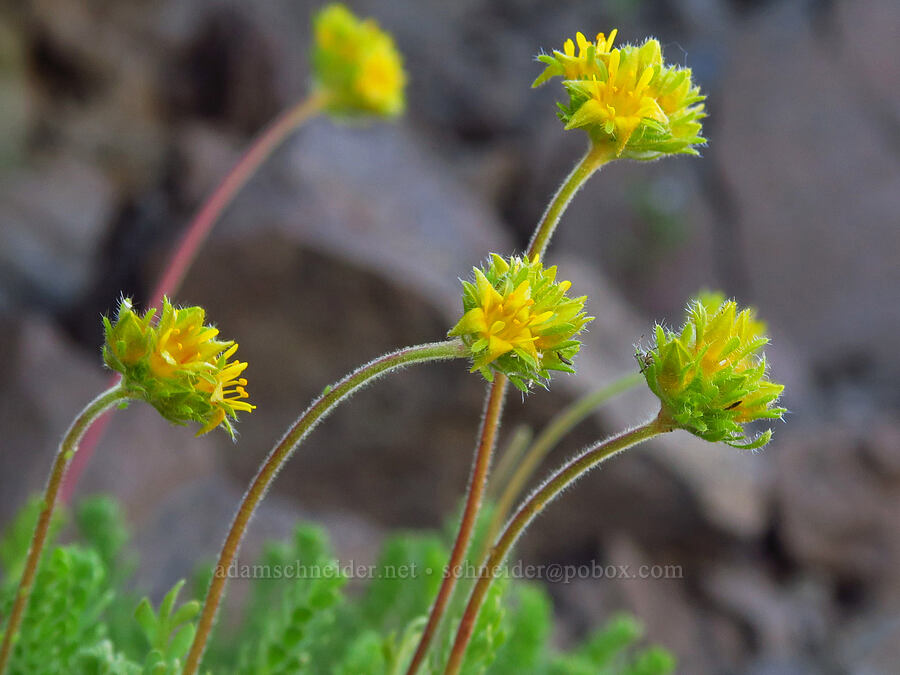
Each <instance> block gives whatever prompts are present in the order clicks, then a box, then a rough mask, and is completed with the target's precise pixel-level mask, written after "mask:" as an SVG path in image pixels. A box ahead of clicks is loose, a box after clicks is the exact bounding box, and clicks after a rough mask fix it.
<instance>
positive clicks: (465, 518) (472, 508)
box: [406, 374, 506, 675]
mask: <svg viewBox="0 0 900 675" xmlns="http://www.w3.org/2000/svg"><path fill="white" fill-rule="evenodd" d="M501 378H502V379H503V380H506V377H505V376H504V375H500V374H497V375H496V376H495V379H494V384H493V386H491V387H489V388H488V394H487V399H486V401H485V404H484V416H483V418H482V421H481V432H480V433H479V434H478V449H477V451H476V452H475V460H474V462H473V463H472V474H471V476H470V477H469V489H468V495H467V497H466V505H465V507H464V508H463V514H462V520H461V521H460V523H459V532H457V534H456V541H455V542H453V550H452V551H451V553H450V562H449V563H448V564H447V573H446V574H445V575H444V579H443V581H441V587H440V589H439V590H438V594H437V597H436V598H435V600H434V605H432V607H431V613H430V614H429V615H428V623H427V624H425V630H424V631H423V633H422V637H421V638H419V645H418V647H416V652H415V654H413V658H412V661H410V664H409V667H408V668H407V671H406V672H407V675H411V674H412V673H415V672H416V671H417V670H418V669H419V666H420V665H421V664H422V661H424V659H425V655H426V654H427V653H428V647H429V645H430V644H431V640H432V638H433V637H434V633H435V631H436V630H437V627H438V624H439V623H440V621H441V617H442V616H443V615H444V610H445V609H446V608H447V603H448V602H450V596H451V595H452V594H453V589H454V587H455V586H456V581H457V579H458V578H459V574H458V570H459V567H460V566H461V565H462V562H463V558H464V557H465V555H466V550H467V549H468V548H469V541H470V540H471V538H472V531H473V530H474V529H475V523H476V521H477V520H478V511H479V509H480V508H481V501H482V497H483V495H484V487H485V484H486V483H487V475H488V469H490V465H491V455H492V454H493V449H494V440H495V439H496V438H497V425H498V424H499V422H500V415H501V413H502V411H503V399H504V398H505V396H506V386H505V384H506V383H505V382H501V381H500V380H501Z"/></svg>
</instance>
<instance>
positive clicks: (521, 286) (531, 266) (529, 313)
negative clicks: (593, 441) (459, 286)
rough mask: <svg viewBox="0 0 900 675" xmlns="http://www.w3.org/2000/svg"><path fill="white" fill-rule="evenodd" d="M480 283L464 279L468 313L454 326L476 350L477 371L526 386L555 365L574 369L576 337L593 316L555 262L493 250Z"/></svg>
mask: <svg viewBox="0 0 900 675" xmlns="http://www.w3.org/2000/svg"><path fill="white" fill-rule="evenodd" d="M474 271H475V283H470V282H468V281H463V282H462V283H463V310H464V312H465V313H464V315H463V317H462V319H460V320H459V323H457V324H456V326H454V327H453V329H452V330H451V331H450V332H449V335H450V336H459V337H461V338H462V340H463V342H465V343H466V345H468V346H469V348H470V349H471V351H472V360H473V365H472V372H474V371H476V370H477V371H480V372H481V374H482V375H484V377H485V379H487V380H488V381H493V379H494V376H493V373H494V372H499V373H503V374H504V375H506V376H507V377H509V379H510V381H511V382H512V383H513V384H514V385H515V386H516V387H518V388H519V389H521V390H522V391H527V390H528V388H529V386H530V385H531V384H532V383H533V382H538V383H541V384H543V382H542V381H545V380H547V379H549V377H550V373H549V371H551V370H561V371H565V372H569V373H574V372H575V371H574V370H573V368H572V362H571V360H572V359H573V358H574V356H575V354H577V353H578V350H579V349H580V347H581V343H580V342H579V341H578V340H576V339H574V338H575V336H576V335H577V334H578V333H579V332H581V330H582V329H583V328H584V326H585V324H587V323H588V322H589V321H591V320H593V317H590V316H587V314H586V313H585V312H584V302H585V300H586V299H587V298H586V297H585V296H582V297H579V298H570V297H568V296H567V295H566V291H568V290H569V288H570V286H571V285H572V284H571V283H570V282H568V281H560V282H557V281H556V267H555V266H554V267H548V268H546V269H544V266H543V265H542V264H541V262H540V261H539V260H538V259H537V257H535V259H534V260H531V261H529V260H528V259H526V258H520V257H518V256H513V257H511V258H509V259H508V260H504V259H503V258H501V257H500V256H498V255H497V254H492V255H491V261H490V265H489V266H488V267H487V269H485V270H481V269H478V268H475V270H474Z"/></svg>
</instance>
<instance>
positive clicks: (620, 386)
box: [476, 373, 644, 560]
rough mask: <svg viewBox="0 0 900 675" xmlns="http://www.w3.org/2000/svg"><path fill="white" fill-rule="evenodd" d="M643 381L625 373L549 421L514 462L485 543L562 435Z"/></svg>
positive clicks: (638, 374)
mask: <svg viewBox="0 0 900 675" xmlns="http://www.w3.org/2000/svg"><path fill="white" fill-rule="evenodd" d="M643 381H644V377H643V375H641V374H640V373H629V374H628V375H626V376H624V377H622V378H620V379H618V380H616V381H615V382H613V383H612V384H610V385H607V386H605V387H602V388H601V389H598V390H597V391H593V392H591V393H589V394H586V395H585V396H582V397H581V398H579V399H577V400H576V401H574V402H573V403H572V404H571V405H569V406H568V407H566V408H564V409H563V410H562V411H561V412H560V413H559V414H558V415H556V417H554V418H553V419H552V420H551V421H550V424H548V425H547V426H546V427H545V428H544V430H543V431H542V432H541V433H540V434H538V436H537V438H535V439H534V442H533V443H532V444H531V447H530V448H529V449H528V452H527V454H526V455H525V457H524V459H523V460H522V461H521V462H518V463H517V465H516V470H515V472H514V473H513V475H512V477H511V478H510V479H509V482H508V483H506V486H505V487H504V488H503V492H502V494H501V495H500V498H499V499H498V500H497V507H496V509H495V511H494V515H493V518H492V520H491V525H490V527H489V528H488V535H487V537H485V546H489V545H490V542H492V541H494V538H495V537H496V536H497V533H498V532H499V531H500V528H501V527H502V526H503V523H505V522H506V518H507V516H508V515H509V512H510V509H512V507H513V504H514V503H515V501H516V499H518V497H519V495H520V494H521V493H522V490H523V488H524V487H525V485H526V484H527V483H528V481H529V479H530V478H531V476H532V475H533V474H534V472H535V470H536V469H537V468H538V467H539V466H540V464H541V462H543V461H544V458H545V457H547V455H549V454H550V451H551V450H553V448H554V447H555V446H556V444H557V443H559V441H560V440H561V439H562V438H563V436H565V435H566V434H567V433H569V431H571V430H572V429H573V428H574V427H575V426H576V425H578V424H580V423H581V421H582V420H584V419H585V418H586V417H588V416H589V415H590V414H591V413H593V412H594V411H595V410H596V409H597V408H599V407H600V406H601V405H603V404H604V403H606V402H607V401H608V400H610V399H611V398H613V397H615V396H618V395H619V394H621V393H622V392H625V391H628V390H629V389H631V388H632V387H634V386H636V385H637V384H638V383H640V382H643ZM486 553H487V551H483V552H482V554H481V555H479V556H478V557H476V560H481V559H482V558H484V555H485V554H486Z"/></svg>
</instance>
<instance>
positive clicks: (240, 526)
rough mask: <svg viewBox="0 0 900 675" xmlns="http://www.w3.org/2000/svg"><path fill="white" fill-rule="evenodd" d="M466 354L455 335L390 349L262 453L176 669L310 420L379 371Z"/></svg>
mask: <svg viewBox="0 0 900 675" xmlns="http://www.w3.org/2000/svg"><path fill="white" fill-rule="evenodd" d="M468 355H469V350H468V348H467V347H466V346H465V345H464V344H463V343H462V342H461V341H460V340H448V341H446V342H435V343H431V344H426V345H419V346H417V347H406V348H404V349H400V350H397V351H395V352H391V353H390V354H385V355H384V356H381V357H379V358H377V359H375V360H374V361H371V362H369V363H368V364H366V365H365V366H362V367H361V368H359V369H357V370H355V371H353V372H352V373H350V374H349V375H347V376H346V377H344V379H342V380H340V381H339V382H337V383H336V384H335V385H333V386H331V387H329V388H328V389H326V390H325V392H324V393H323V394H321V395H320V396H319V398H317V399H316V400H315V401H314V402H313V403H312V405H310V407H309V408H307V409H306V411H305V412H304V413H303V414H302V415H301V416H300V417H299V419H297V421H296V422H294V424H293V426H291V428H290V429H289V430H288V432H287V433H286V434H285V435H284V438H282V439H281V440H280V441H279V442H278V444H277V445H276V446H275V447H274V448H272V451H271V452H270V453H269V455H268V457H266V459H265V460H264V461H263V463H262V466H260V469H259V472H258V473H257V474H256V477H255V478H254V479H253V482H252V483H251V484H250V487H249V489H248V490H247V492H246V493H245V494H244V497H243V499H242V500H241V504H240V506H239V507H238V511H237V514H236V515H235V517H234V521H233V522H232V524H231V529H230V530H229V531H228V536H227V537H226V538H225V543H224V544H223V546H222V551H221V553H220V554H219V560H218V563H217V564H216V567H215V568H214V570H215V572H214V574H213V578H212V581H211V582H210V585H209V590H208V591H207V593H206V600H205V602H204V605H203V611H202V613H201V614H200V620H199V622H198V624H197V633H196V635H195V636H194V642H193V644H192V645H191V650H190V652H189V653H188V656H187V659H186V661H185V665H184V670H183V671H182V673H183V675H193V673H195V672H196V671H197V668H198V667H199V665H200V659H201V658H202V656H203V650H204V649H205V647H206V642H207V640H208V638H209V634H210V631H211V630H212V627H213V621H214V620H215V616H216V611H217V609H218V607H219V602H220V601H221V599H222V593H223V592H224V590H225V582H226V579H227V577H228V568H229V566H230V565H231V563H232V561H234V559H235V557H236V556H237V553H238V549H239V548H240V545H241V540H242V539H243V536H244V532H245V531H246V529H247V525H248V523H249V522H250V519H251V518H252V517H253V513H254V511H255V510H256V507H257V505H258V504H259V502H260V501H262V498H263V497H264V496H265V494H266V492H267V491H268V489H269V486H270V485H271V484H272V481H273V480H274V479H275V476H276V475H277V474H278V471H279V470H280V469H281V467H282V466H283V465H284V463H285V462H286V461H287V460H288V459H289V458H290V457H291V455H292V454H293V452H294V451H295V450H296V449H297V447H298V446H299V445H300V443H301V442H302V441H303V439H305V438H306V436H307V435H308V434H309V433H310V431H312V429H313V428H314V427H315V426H316V424H318V423H319V422H320V421H321V420H322V419H323V418H324V417H325V416H327V415H328V414H329V413H330V412H331V411H332V410H334V408H335V407H336V406H337V405H338V404H339V403H341V402H342V401H344V400H346V399H347V398H348V397H349V396H350V395H351V394H353V393H354V392H356V391H357V390H358V389H359V388H360V387H362V386H364V385H365V384H368V383H369V382H371V381H372V380H374V379H375V378H377V377H379V376H381V375H384V374H386V373H389V372H391V371H394V370H397V369H398V368H401V367H403V366H407V365H411V364H414V363H425V362H427V361H439V360H447V359H454V358H463V357H467V356H468Z"/></svg>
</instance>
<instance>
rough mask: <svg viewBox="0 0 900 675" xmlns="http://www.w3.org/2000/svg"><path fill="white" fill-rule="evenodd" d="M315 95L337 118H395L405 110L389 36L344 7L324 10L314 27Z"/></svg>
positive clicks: (399, 65) (399, 62) (399, 64)
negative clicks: (360, 116)
mask: <svg viewBox="0 0 900 675" xmlns="http://www.w3.org/2000/svg"><path fill="white" fill-rule="evenodd" d="M313 32H314V45H313V51H312V65H313V71H314V77H315V87H316V90H317V91H318V92H319V93H320V94H322V95H323V96H324V97H325V101H326V108H327V109H328V110H329V111H330V112H332V113H336V114H339V115H347V116H359V115H377V116H381V117H394V116H396V115H399V114H400V113H402V112H403V109H404V107H405V98H404V89H405V87H406V73H405V72H404V70H403V59H402V57H401V56H400V53H399V52H398V51H397V48H396V47H395V46H394V40H393V39H392V38H391V36H390V35H389V34H387V33H385V32H384V31H382V30H381V29H380V28H379V27H378V24H377V23H376V22H375V21H374V20H372V19H366V20H364V21H361V20H359V19H358V18H356V17H355V16H354V15H353V13H352V12H350V10H348V9H347V8H346V7H345V6H344V5H341V4H332V5H328V6H326V7H325V8H323V9H322V10H321V11H319V13H318V14H317V15H316V17H315V19H314V21H313Z"/></svg>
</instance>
